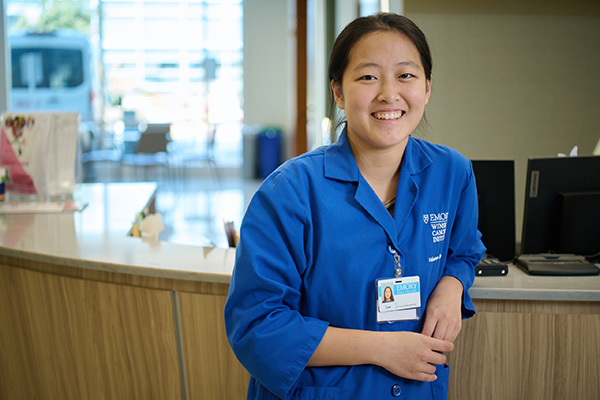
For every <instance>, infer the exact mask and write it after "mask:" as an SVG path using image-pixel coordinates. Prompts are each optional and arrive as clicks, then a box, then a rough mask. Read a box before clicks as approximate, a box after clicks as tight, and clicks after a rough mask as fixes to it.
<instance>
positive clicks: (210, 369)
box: [178, 285, 250, 400]
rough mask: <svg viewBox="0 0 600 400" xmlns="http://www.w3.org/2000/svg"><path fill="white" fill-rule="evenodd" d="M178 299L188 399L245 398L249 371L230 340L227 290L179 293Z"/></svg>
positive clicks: (225, 286)
mask: <svg viewBox="0 0 600 400" xmlns="http://www.w3.org/2000/svg"><path fill="white" fill-rule="evenodd" d="M222 286H223V287H224V288H225V289H226V288H227V287H228V285H222ZM178 298H179V310H180V319H181V333H182V343H183V352H184V354H185V360H184V361H185V370H186V379H187V387H188V399H190V400H203V399H214V400H220V399H222V400H228V399H245V398H246V392H247V391H248V381H249V380H250V374H248V372H247V371H246V370H245V369H244V368H243V367H242V365H241V364H240V363H239V362H238V361H237V359H236V358H235V355H234V354H233V351H232V350H231V347H229V343H228V342H227V335H226V333H225V321H224V320H223V312H224V310H225V301H226V300H227V295H226V293H225V294H224V295H220V296H215V295H207V294H195V293H178Z"/></svg>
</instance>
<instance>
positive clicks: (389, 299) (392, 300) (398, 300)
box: [376, 276, 421, 323]
mask: <svg viewBox="0 0 600 400" xmlns="http://www.w3.org/2000/svg"><path fill="white" fill-rule="evenodd" d="M376 286H377V322H379V323H382V322H395V321H414V320H418V319H419V318H420V317H421V285H420V281H419V277H418V276H407V277H400V278H392V279H378V280H377V282H376Z"/></svg>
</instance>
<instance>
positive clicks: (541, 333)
mask: <svg viewBox="0 0 600 400" xmlns="http://www.w3.org/2000/svg"><path fill="white" fill-rule="evenodd" d="M487 302H488V304H486V305H485V307H484V308H497V309H502V308H503V306H502V304H501V303H503V302H502V301H496V302H497V303H499V305H498V306H496V307H494V306H493V304H492V303H493V302H494V301H487ZM508 303H509V306H508V308H509V309H513V308H515V303H518V304H519V306H518V307H516V308H521V309H522V308H523V307H527V306H529V307H530V309H532V308H535V309H538V310H539V309H547V310H557V309H558V310H561V309H562V308H564V307H565V306H567V307H568V306H571V311H572V312H571V313H548V312H538V311H536V312H525V310H521V312H489V311H483V312H479V313H478V314H476V315H475V317H474V318H472V319H470V320H467V321H465V322H464V324H463V330H462V332H461V333H460V335H459V338H458V339H457V341H456V343H455V345H456V346H455V350H454V352H452V353H449V354H448V361H449V364H450V366H451V375H450V392H449V396H448V398H449V399H461V400H463V399H467V400H468V399H485V400H494V399H498V400H504V399H507V400H510V399H532V400H535V399H540V400H546V399H578V400H587V399H589V400H597V399H600V379H599V377H600V314H599V313H597V312H595V313H589V314H588V313H578V312H577V309H578V304H579V305H580V306H581V307H582V310H589V309H591V308H590V307H588V306H587V305H586V304H585V303H569V302H563V303H561V305H559V304H546V305H544V303H552V302H508ZM536 303H539V304H536ZM476 308H477V304H476ZM594 308H596V309H597V307H594Z"/></svg>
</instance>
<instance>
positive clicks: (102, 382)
mask: <svg viewBox="0 0 600 400" xmlns="http://www.w3.org/2000/svg"><path fill="white" fill-rule="evenodd" d="M155 189H156V187H155V186H154V185H153V184H89V185H82V186H81V187H80V188H78V190H77V193H76V195H77V196H78V197H79V199H80V201H82V202H89V205H88V206H87V207H86V208H85V209H83V211H79V212H68V213H60V214H20V215H0V226H1V227H2V231H0V240H1V241H0V321H1V323H0V399H33V398H40V399H45V398H48V399H54V398H64V399H243V398H245V394H246V388H247V383H248V379H249V377H248V374H247V372H246V371H245V370H244V369H243V368H242V367H241V365H240V364H239V363H238V362H237V360H236V359H235V356H234V355H233V353H232V351H231V350H230V348H229V345H228V343H227V339H226V335H225V328H224V323H223V309H224V305H225V300H226V296H227V290H228V285H229V280H230V277H231V272H232V268H233V263H234V254H235V250H234V249H221V248H208V247H196V246H185V245H177V244H172V243H166V242H160V241H155V240H152V239H146V238H133V237H129V236H127V233H128V232H129V230H130V228H131V225H132V223H133V221H134V218H135V215H136V214H137V213H138V212H139V211H141V210H143V209H148V208H151V204H152V201H151V200H152V198H153V193H154V191H155ZM149 199H150V201H149ZM471 295H472V296H473V298H474V299H475V305H476V308H477V310H478V314H477V315H476V316H475V317H474V318H472V319H470V320H467V321H465V322H464V324H463V331H462V333H461V335H460V336H459V339H458V340H457V342H456V349H455V351H454V352H452V353H450V354H449V355H448V356H449V364H450V365H451V367H452V369H451V383H450V398H451V399H524V398H527V399H538V398H539V399H555V398H556V399H558V398H574V399H575V398H576V399H598V398H600V395H599V394H600V383H599V382H600V379H598V377H599V376H600V366H599V365H600V361H599V360H600V358H599V352H600V277H585V278H555V277H531V276H528V275H526V274H524V273H523V272H522V271H520V270H519V269H517V268H516V267H513V268H512V269H511V271H510V273H509V275H508V276H506V277H481V278H477V279H476V280H475V284H474V286H473V288H472V289H471Z"/></svg>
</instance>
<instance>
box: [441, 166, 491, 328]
mask: <svg viewBox="0 0 600 400" xmlns="http://www.w3.org/2000/svg"><path fill="white" fill-rule="evenodd" d="M466 182H467V183H466V186H465V187H464V189H463V190H462V192H461V194H460V199H459V202H458V207H457V210H456V219H455V221H454V225H453V227H452V232H451V234H450V245H449V248H448V257H447V260H446V266H445V268H444V273H443V275H450V276H454V277H455V278H457V279H458V280H459V281H460V282H461V283H462V285H463V290H464V291H463V307H462V314H463V318H470V317H472V316H473V315H474V314H475V307H474V306H473V301H472V300H471V296H470V295H469V288H470V287H471V286H472V285H473V281H474V280H475V266H476V265H477V264H478V263H479V261H481V259H482V258H483V256H484V255H485V251H486V249H485V246H484V245H483V242H482V241H481V233H480V232H479V231H478V230H477V221H478V218H479V208H478V205H477V187H476V185H475V175H474V173H473V167H472V165H471V164H470V163H469V169H468V175H467V181H466Z"/></svg>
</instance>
